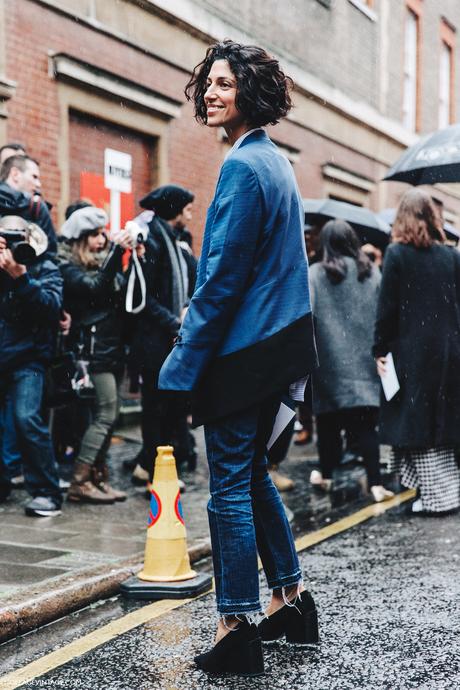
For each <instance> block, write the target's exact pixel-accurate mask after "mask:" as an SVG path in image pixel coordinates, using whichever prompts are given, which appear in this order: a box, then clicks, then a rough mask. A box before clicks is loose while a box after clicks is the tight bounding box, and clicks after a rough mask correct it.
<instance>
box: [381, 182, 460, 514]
mask: <svg viewBox="0 0 460 690" xmlns="http://www.w3.org/2000/svg"><path fill="white" fill-rule="evenodd" d="M392 239H393V243H392V244H391V245H390V246H389V247H388V249H387V251H386V254H385V260H384V263H383V274H382V283H381V287H380V294H379V302H378V308H377V320H376V326H375V337H374V348H373V352H374V356H375V357H376V359H377V367H378V371H379V373H380V375H384V374H385V372H386V370H387V368H388V361H387V355H388V353H391V354H392V355H393V359H394V364H395V369H396V374H397V377H398V380H399V385H400V390H399V391H397V392H396V394H395V395H394V396H393V397H392V398H391V399H390V400H386V399H385V397H383V396H382V398H381V407H380V425H379V432H380V440H381V442H382V443H385V444H388V445H391V446H392V447H393V454H394V459H395V461H396V468H397V469H398V470H399V472H400V474H401V482H402V484H403V485H404V486H407V487H410V488H417V489H418V490H419V494H420V495H419V498H418V499H417V500H416V501H415V502H414V503H413V505H412V513H413V514H426V513H433V514H438V515H439V514H441V513H444V512H448V511H454V510H458V508H459V507H460V472H459V468H458V464H457V458H456V451H458V448H459V446H460V253H459V252H458V251H456V250H455V249H452V248H451V247H447V246H443V241H444V239H445V238H444V232H443V229H442V225H441V222H440V218H439V215H438V214H437V213H436V210H435V208H434V206H433V202H432V200H431V199H430V197H429V196H428V195H427V194H426V193H425V192H422V191H421V190H419V189H411V190H410V191H409V192H406V194H405V195H404V196H403V198H402V200H401V203H400V206H399V208H398V212H397V214H396V219H395V222H394V224H393V229H392Z"/></svg>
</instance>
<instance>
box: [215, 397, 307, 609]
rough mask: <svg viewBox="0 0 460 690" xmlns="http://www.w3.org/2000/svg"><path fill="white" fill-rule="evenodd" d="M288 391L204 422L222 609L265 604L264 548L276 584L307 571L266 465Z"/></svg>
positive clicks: (270, 578) (269, 573)
mask: <svg viewBox="0 0 460 690" xmlns="http://www.w3.org/2000/svg"><path fill="white" fill-rule="evenodd" d="M281 397H282V396H281V394H277V395H273V396H271V397H270V398H268V399H267V400H265V401H263V402H262V403H259V404H257V405H253V406H252V407H250V408H248V409H245V410H243V411H238V412H235V413H233V414H232V415H229V416H227V417H225V418H223V419H219V420H217V421H215V422H212V423H207V424H205V438H206V451H207V456H208V464H209V474H210V493H211V498H210V500H209V503H208V517H209V525H210V531H211V542H212V554H213V563H214V575H215V582H216V595H217V609H218V611H219V613H220V614H221V615H225V616H229V615H236V614H242V613H255V612H258V611H260V610H261V609H260V602H259V576H258V568H257V551H258V552H259V555H260V558H261V561H262V565H263V568H264V571H265V575H266V577H267V581H268V585H269V587H270V588H271V589H277V588H280V587H285V586H289V585H294V584H296V583H298V582H299V581H300V580H301V577H302V576H301V571H300V566H299V561H298V558H297V553H296V550H295V545H294V539H293V536H292V532H291V528H290V526H289V523H288V520H287V518H286V513H285V511H284V507H283V504H282V502H281V499H280V496H279V493H278V491H277V489H276V488H275V486H274V485H273V482H272V480H271V478H270V475H269V474H268V471H267V458H266V445H267V441H268V439H269V438H270V435H271V432H272V429H273V424H274V420H275V417H276V414H277V412H278V409H279V405H280V400H281Z"/></svg>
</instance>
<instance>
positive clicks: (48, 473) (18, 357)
mask: <svg viewBox="0 0 460 690" xmlns="http://www.w3.org/2000/svg"><path fill="white" fill-rule="evenodd" d="M47 247H48V241H47V238H46V235H45V233H44V232H43V231H42V230H41V228H39V227H38V226H37V225H34V224H33V223H28V222H27V221H25V220H24V219H23V218H20V217H18V216H5V217H3V218H1V219H0V405H3V404H4V401H5V399H6V397H7V396H8V397H9V398H10V399H11V400H12V404H13V413H14V421H15V425H16V430H17V438H18V443H19V449H20V452H21V456H22V462H23V469H24V479H25V488H26V490H27V491H28V492H29V494H31V496H32V500H31V501H29V502H28V503H27V504H26V506H25V512H26V514H27V515H30V516H36V517H39V516H42V517H50V516H51V517H52V516H55V515H59V514H60V512H61V511H60V508H61V502H62V499H61V493H60V491H59V479H58V474H57V466H56V461H55V458H54V453H53V449H52V444H51V438H50V434H49V431H48V428H47V426H46V424H45V422H44V420H43V416H42V398H43V385H44V376H45V368H46V365H47V363H48V362H49V360H50V358H51V356H52V354H53V349H54V340H55V334H56V331H57V329H58V324H59V315H60V310H61V307H62V278H61V276H60V273H59V270H58V269H57V267H56V266H55V265H54V264H53V263H52V262H51V261H49V260H48V259H47V258H46V251H47ZM1 445H2V444H1V439H0V447H1Z"/></svg>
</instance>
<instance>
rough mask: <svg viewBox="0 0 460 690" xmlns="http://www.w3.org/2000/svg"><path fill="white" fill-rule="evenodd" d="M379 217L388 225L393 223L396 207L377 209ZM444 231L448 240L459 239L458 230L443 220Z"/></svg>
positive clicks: (456, 240) (459, 233) (455, 240)
mask: <svg viewBox="0 0 460 690" xmlns="http://www.w3.org/2000/svg"><path fill="white" fill-rule="evenodd" d="M379 218H381V219H382V220H384V221H385V222H386V223H388V224H389V225H393V223H394V221H395V218H396V209H395V208H384V209H383V211H379ZM443 227H444V232H445V233H446V237H447V239H448V240H452V241H454V242H458V240H459V239H460V231H459V230H457V228H456V227H454V226H453V225H451V224H450V223H448V222H447V221H445V222H444V226H443Z"/></svg>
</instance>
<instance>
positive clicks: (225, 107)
mask: <svg viewBox="0 0 460 690" xmlns="http://www.w3.org/2000/svg"><path fill="white" fill-rule="evenodd" d="M207 87H208V88H207V91H206V93H205V94H204V102H205V104H206V109H207V117H208V121H207V125H208V126H209V127H224V129H225V130H226V131H227V133H228V132H229V131H237V130H239V129H241V128H242V127H244V125H245V122H244V118H243V115H242V114H241V113H240V111H239V110H238V109H237V107H236V92H237V83H236V78H235V75H234V74H233V72H232V71H231V69H230V65H229V64H228V62H227V60H216V61H215V62H213V64H212V67H211V69H210V71H209V74H208V79H207Z"/></svg>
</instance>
